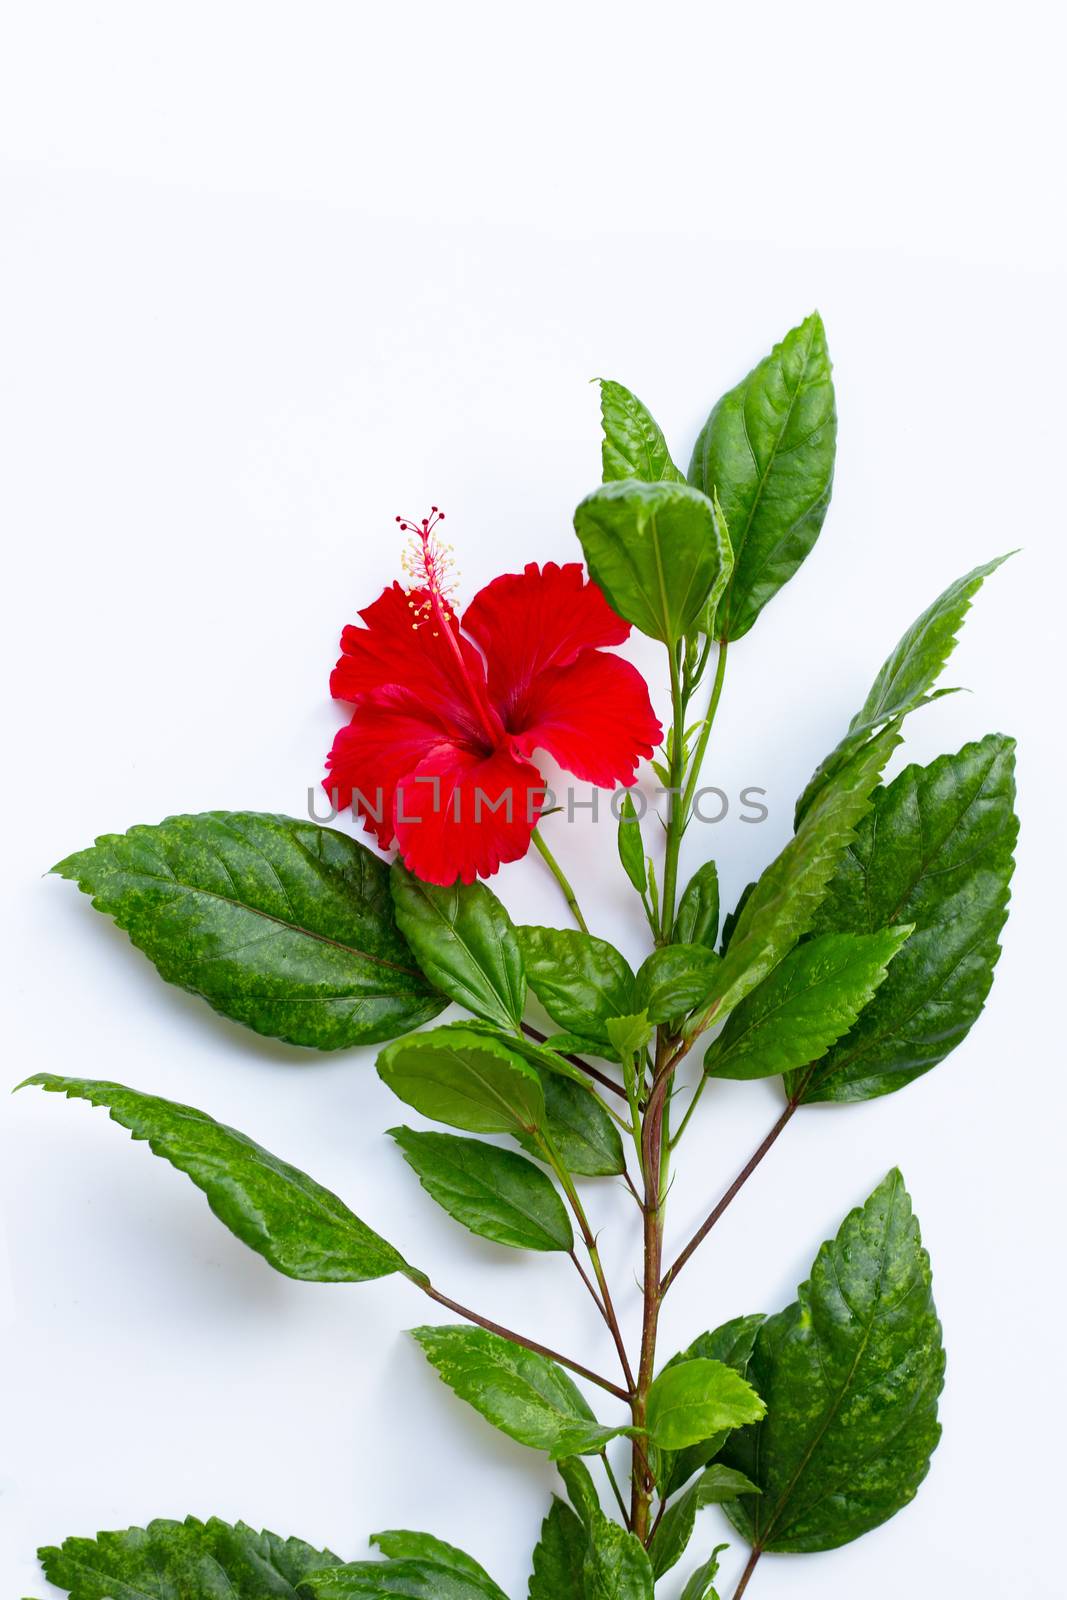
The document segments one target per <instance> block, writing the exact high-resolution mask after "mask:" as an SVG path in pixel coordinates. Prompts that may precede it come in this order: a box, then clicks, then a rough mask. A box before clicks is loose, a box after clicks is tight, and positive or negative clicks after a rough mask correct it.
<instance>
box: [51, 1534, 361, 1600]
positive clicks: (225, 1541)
mask: <svg viewBox="0 0 1067 1600" xmlns="http://www.w3.org/2000/svg"><path fill="white" fill-rule="evenodd" d="M37 1556H38V1560H39V1561H40V1562H41V1565H42V1566H43V1568H44V1572H45V1577H46V1578H47V1579H48V1581H49V1583H53V1584H55V1586H56V1588H57V1589H62V1590H64V1592H65V1593H67V1594H69V1595H70V1600H171V1597H173V1600H186V1597H188V1600H268V1597H269V1600H297V1595H298V1591H299V1590H300V1585H301V1584H302V1583H303V1581H304V1579H305V1578H306V1577H307V1576H308V1575H309V1573H311V1572H314V1571H316V1570H317V1569H319V1568H321V1567H326V1566H329V1565H331V1564H335V1563H338V1562H339V1561H340V1557H339V1556H335V1555H334V1554H333V1553H332V1552H331V1551H329V1550H313V1549H312V1547H311V1546H310V1545H307V1544H304V1543H303V1541H302V1540H300V1539H279V1538H278V1536H277V1535H276V1534H273V1533H266V1532H264V1533H256V1532H255V1530H254V1529H252V1528H248V1527H246V1526H245V1524H244V1523H243V1522H238V1523H237V1524H236V1525H235V1526H232V1527H231V1526H230V1524H229V1523H226V1522H220V1521H219V1520H218V1518H217V1517H211V1518H210V1519H209V1520H208V1521H207V1522H198V1521H197V1519H196V1518H195V1517H186V1519H185V1521H184V1522H170V1521H166V1520H160V1521H157V1522H150V1523H149V1524H148V1526H147V1527H146V1528H126V1529H125V1530H123V1532H121V1533H98V1534H97V1535H96V1537H95V1539H65V1540H64V1541H63V1543H62V1544H61V1545H60V1546H58V1547H55V1546H48V1547H47V1548H45V1549H43V1550H38V1552H37Z"/></svg>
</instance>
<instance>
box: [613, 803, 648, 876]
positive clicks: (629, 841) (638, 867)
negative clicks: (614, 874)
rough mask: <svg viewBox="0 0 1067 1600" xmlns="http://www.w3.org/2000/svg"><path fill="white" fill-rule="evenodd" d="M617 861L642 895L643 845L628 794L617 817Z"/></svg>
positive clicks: (643, 874)
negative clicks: (620, 813)
mask: <svg viewBox="0 0 1067 1600" xmlns="http://www.w3.org/2000/svg"><path fill="white" fill-rule="evenodd" d="M619 860H620V861H621V862H622V866H623V871H624V872H625V873H626V876H627V877H628V878H629V880H630V882H631V883H632V884H633V886H634V888H635V889H636V890H637V892H638V894H644V893H645V891H646V890H647V888H648V870H647V868H646V866H645V845H644V840H643V839H642V838H641V822H640V819H639V817H638V815H637V809H636V807H635V806H634V803H633V801H632V800H631V798H630V796H629V795H628V794H627V795H625V796H624V797H623V802H622V815H621V816H620V817H619Z"/></svg>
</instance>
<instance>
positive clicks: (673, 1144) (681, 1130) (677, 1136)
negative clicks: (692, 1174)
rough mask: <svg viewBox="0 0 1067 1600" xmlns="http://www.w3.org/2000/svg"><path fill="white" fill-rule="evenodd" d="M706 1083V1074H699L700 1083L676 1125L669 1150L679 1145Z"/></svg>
mask: <svg viewBox="0 0 1067 1600" xmlns="http://www.w3.org/2000/svg"><path fill="white" fill-rule="evenodd" d="M707 1081H708V1079H707V1074H706V1073H701V1075H700V1082H699V1083H698V1084H697V1086H696V1088H695V1089H694V1090H693V1096H692V1099H691V1100H690V1102H689V1104H688V1105H687V1106H686V1108H685V1114H684V1115H683V1117H682V1120H681V1122H680V1123H679V1124H678V1128H677V1131H676V1133H675V1135H674V1137H673V1138H672V1139H671V1149H672V1150H674V1149H676V1148H677V1146H678V1144H679V1142H680V1140H681V1137H682V1134H683V1133H684V1132H685V1130H686V1128H687V1127H688V1126H689V1118H690V1117H691V1116H692V1115H693V1112H694V1111H695V1110H696V1108H697V1105H698V1104H699V1101H700V1096H701V1095H702V1094H703V1093H704V1085H705V1084H706V1083H707Z"/></svg>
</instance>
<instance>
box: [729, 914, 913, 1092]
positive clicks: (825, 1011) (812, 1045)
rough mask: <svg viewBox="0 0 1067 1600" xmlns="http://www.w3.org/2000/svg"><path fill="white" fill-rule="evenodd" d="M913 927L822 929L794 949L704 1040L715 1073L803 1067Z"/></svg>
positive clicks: (844, 1024) (848, 1018)
mask: <svg viewBox="0 0 1067 1600" xmlns="http://www.w3.org/2000/svg"><path fill="white" fill-rule="evenodd" d="M910 933H911V924H910V923H904V924H903V926H901V927H896V928H883V929H882V930H881V931H880V932H879V933H870V934H856V933H827V934H823V935H822V936H821V937H820V938H817V939H809V940H807V941H805V943H803V944H799V945H797V946H796V948H795V949H793V950H791V951H790V952H789V954H788V955H787V956H786V958H785V960H784V961H781V962H780V963H779V964H778V966H776V967H775V969H774V971H773V972H772V973H770V975H769V976H768V977H766V978H764V980H763V982H762V983H761V984H760V985H759V987H758V988H756V989H753V990H752V992H751V994H749V995H747V996H746V998H745V999H744V1000H742V1002H741V1004H740V1005H739V1006H738V1007H737V1009H736V1010H735V1011H734V1012H732V1013H731V1015H730V1017H729V1018H728V1019H727V1023H726V1027H725V1028H724V1029H723V1031H722V1033H721V1034H720V1035H719V1037H718V1038H717V1039H716V1040H715V1042H714V1043H713V1044H711V1045H709V1046H708V1050H707V1053H706V1054H705V1056H704V1071H705V1072H706V1073H707V1074H708V1076H709V1077H712V1078H769V1077H773V1076H774V1075H776V1074H778V1073H787V1072H791V1071H792V1070H793V1069H794V1068H796V1067H807V1066H808V1065H809V1063H811V1062H812V1061H817V1060H818V1059H819V1057H820V1056H821V1055H823V1053H824V1052H825V1051H826V1050H827V1049H828V1048H829V1046H830V1045H832V1044H833V1043H834V1041H835V1040H836V1039H840V1038H841V1036H842V1034H845V1033H847V1032H848V1030H849V1029H850V1028H851V1026H852V1024H853V1023H854V1022H855V1020H856V1018H857V1017H858V1016H859V1014H860V1012H861V1011H862V1010H863V1008H864V1006H866V1005H867V1004H868V1003H869V1002H870V1000H871V998H872V996H873V995H874V992H875V990H876V989H877V988H878V986H879V984H880V983H882V982H883V981H884V979H885V976H886V973H887V971H888V970H889V964H890V962H891V961H892V960H893V958H894V956H895V955H896V954H897V952H898V950H899V949H900V947H901V945H902V944H903V943H904V941H905V940H906V939H907V937H908V935H909V934H910Z"/></svg>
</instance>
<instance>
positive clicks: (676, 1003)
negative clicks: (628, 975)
mask: <svg viewBox="0 0 1067 1600" xmlns="http://www.w3.org/2000/svg"><path fill="white" fill-rule="evenodd" d="M719 964H720V962H719V957H718V956H717V955H716V954H715V952H714V950H708V949H707V948H706V947H705V946H704V945H702V944H669V945H664V947H663V948H662V949H661V950H654V951H653V952H652V954H651V955H650V956H649V957H648V959H647V960H646V961H645V962H643V964H642V966H641V970H640V971H639V972H638V974H637V986H636V991H635V999H636V1003H637V1006H638V1007H639V1008H640V1009H642V1010H643V1011H645V1012H646V1013H647V1015H648V1019H649V1021H650V1022H669V1021H671V1019H672V1018H674V1017H684V1016H685V1015H686V1013H687V1012H689V1011H692V1010H693V1009H694V1007H696V1006H699V1005H700V1004H701V1003H702V1002H703V1001H704V1000H706V999H707V996H708V993H709V991H710V989H711V986H712V981H713V978H714V974H715V970H716V968H717V967H718V966H719Z"/></svg>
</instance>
